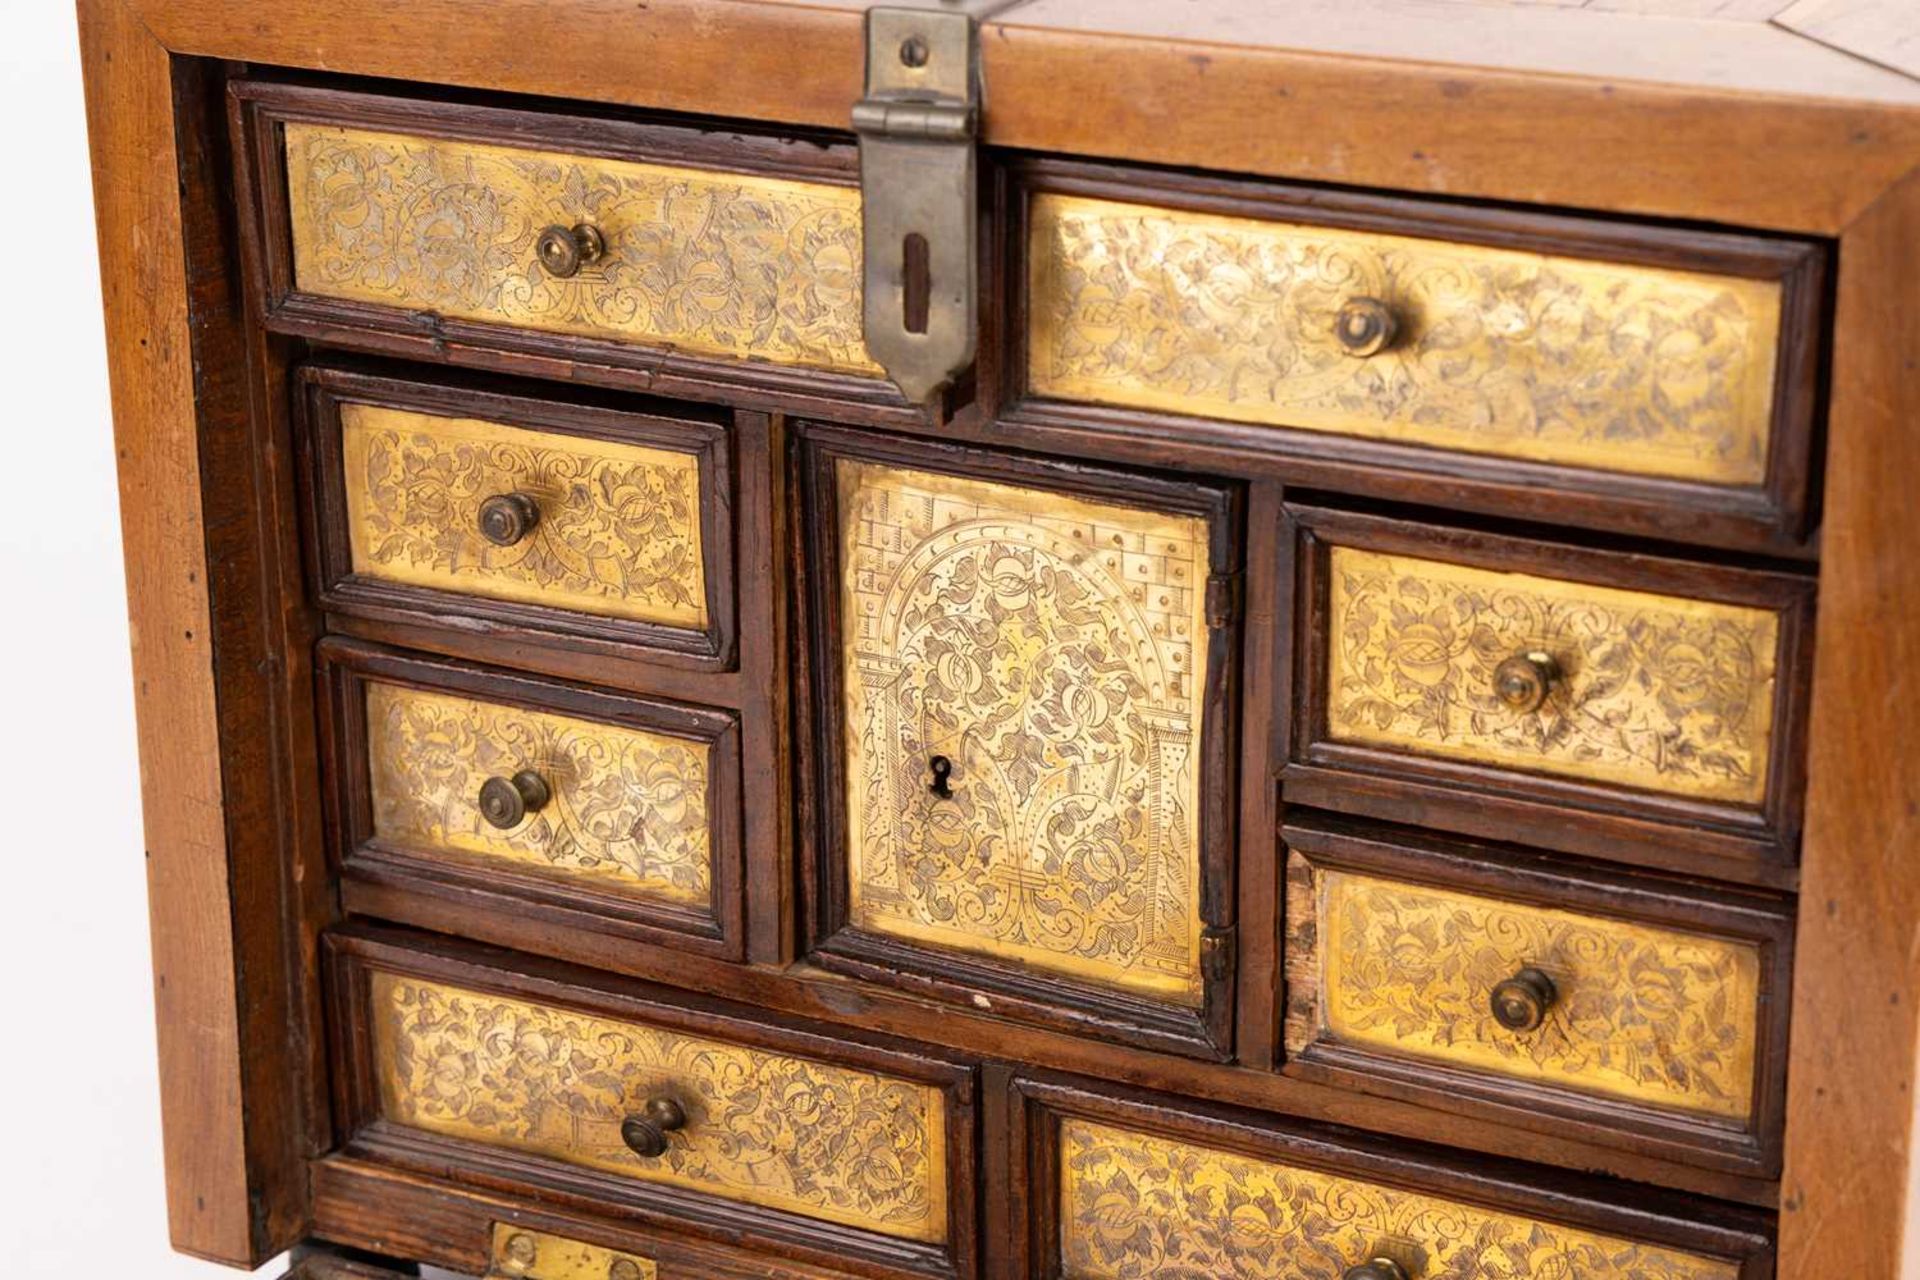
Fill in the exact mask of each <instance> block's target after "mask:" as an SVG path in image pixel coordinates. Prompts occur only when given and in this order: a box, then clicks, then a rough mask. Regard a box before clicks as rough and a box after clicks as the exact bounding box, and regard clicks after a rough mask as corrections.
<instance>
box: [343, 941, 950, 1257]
mask: <svg viewBox="0 0 1920 1280" xmlns="http://www.w3.org/2000/svg"><path fill="white" fill-rule="evenodd" d="M371 997H372V1002H373V1016H374V1025H373V1041H374V1052H375V1054H376V1062H377V1069H378V1073H379V1079H380V1090H381V1102H382V1108H383V1111H384V1113H385V1115H386V1116H387V1118H388V1119H390V1120H392V1121H394V1122H396V1123H398V1124H402V1125H406V1126H409V1127H411V1128H416V1129H424V1130H427V1131H429V1132H433V1133H438V1134H443V1135H447V1136H450V1137H455V1138H463V1139H467V1140H471V1141H476V1142H482V1143H488V1144H492V1145H496V1146H506V1147H512V1148H515V1149H518V1150H522V1151H527V1152H532V1153H534V1154H538V1155H542V1156H547V1157H550V1158H553V1159H557V1160H562V1161H566V1162H568V1163H570V1164H576V1165H581V1166H585V1167H588V1168H592V1169H599V1170H604V1171H608V1172H612V1173H617V1174H620V1175H622V1176H626V1177H631V1178H634V1179H637V1180H640V1181H644V1182H657V1183H665V1184H670V1185H673V1186H678V1187H687V1188H692V1189H695V1190H699V1191H705V1192H708V1193H711V1194H713V1195H717V1196H721V1197H724V1198H727V1199H731V1200H739V1201H745V1202H747V1203H750V1204H756V1205H762V1206H766V1207H770V1208H775V1209H782V1210H787V1211H790V1212H793V1213H799V1214H804V1215H807V1216H809V1217H813V1218H818V1219H822V1220H825V1221H829V1222H835V1223H841V1224H847V1225H852V1226H858V1227H862V1228H866V1229H869V1230H873V1231H879V1232H884V1233H886V1234H888V1235H894V1236H899V1237H903V1238H907V1239H912V1240H922V1241H938V1240H944V1239H945V1238H946V1234H947V1222H946V1216H947V1215H946V1170H945V1163H944V1160H945V1157H944V1151H945V1140H946V1134H945V1128H944V1126H945V1111H944V1105H943V1101H942V1097H941V1095H940V1093H939V1091H938V1090H937V1089H935V1088H933V1087H931V1086H927V1085H920V1084H915V1083H912V1082H910V1081H905V1080H898V1079H893V1078H890V1077H887V1076H882V1075H876V1074H873V1073H871V1072H865V1071H856V1070H853V1069H850V1068H845V1067H838V1066H833V1065H831V1064H828V1063H822V1062H814V1061H809V1060H807V1059H804V1058H797V1057H792V1056H789V1055H786V1054H781V1053H772V1052H766V1051H762V1050H757V1049H748V1048H744V1047H741V1046H738V1045H731V1044H725V1043H722V1042H719V1041H715V1040H708V1039H704V1038H701V1037H698V1036H694V1035H689V1034H685V1033H682V1032H678V1031H672V1030H667V1029H665V1028H660V1027H651V1026H645V1025H642V1024H639V1023H631V1022H616V1021H613V1020H610V1019H606V1018H598V1017H593V1016H590V1015H587V1014H583V1013H575V1012H570V1011H566V1010H560V1009H554V1008H549V1007H545V1006H541V1005H535V1004H530V1003H527V1002H524V1001H520V1000H513V999H509V998H506V997H503V996H492V995H482V994H479V993H476V992H471V991H464V990H460V989H458V988H455V987H451V986H446V985H442V984H438V983H431V982H425V981H419V980H415V979H412V978H405V977H399V976H396V975H392V974H386V973H375V974H374V975H373V976H372V979H371ZM652 1097H670V1098H672V1099H673V1100H674V1101H676V1102H678V1103H679V1104H680V1105H681V1107H682V1108H684V1109H685V1111H686V1114H687V1120H686V1124H685V1126H684V1127H683V1128H681V1129H678V1130H676V1131H674V1132H673V1133H672V1134H670V1135H669V1138H668V1142H667V1150H666V1153H665V1154H664V1155H661V1156H659V1157H657V1158H653V1159H646V1158H642V1157H640V1156H637V1155H635V1154H634V1153H633V1152H632V1151H630V1150H629V1149H628V1148H627V1146H626V1144H625V1143H624V1142H623V1141H622V1140H621V1137H620V1126H621V1122H622V1121H623V1120H625V1119H626V1118H627V1117H628V1116H631V1115H635V1114H638V1113H639V1111H640V1109H641V1108H642V1106H643V1105H644V1103H645V1102H646V1100H647V1099H649V1098H652Z"/></svg>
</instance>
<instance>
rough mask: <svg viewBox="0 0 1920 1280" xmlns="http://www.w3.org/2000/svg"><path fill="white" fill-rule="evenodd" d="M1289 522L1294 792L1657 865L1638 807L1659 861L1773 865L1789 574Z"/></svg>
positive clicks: (1785, 790)
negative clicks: (1296, 595) (1295, 576)
mask: <svg viewBox="0 0 1920 1280" xmlns="http://www.w3.org/2000/svg"><path fill="white" fill-rule="evenodd" d="M1294 518H1295V524H1296V528H1297V529H1298V530H1299V541H1298V543H1297V552H1296V555H1297V560H1298V562H1299V564H1300V566H1301V587H1300V590H1301V597H1300V608H1299V610H1298V625H1299V626H1300V627H1301V629H1302V634H1301V636H1300V638H1299V641H1298V645H1297V649H1296V653H1297V662H1298V670H1297V674H1296V677H1295V679H1296V685H1297V688H1298V689H1299V691H1300V706H1299V709H1298V710H1297V711H1296V714H1295V721H1294V725H1295V728H1294V736H1295V746H1294V751H1293V757H1292V762H1291V763H1290V764H1289V766H1288V770H1287V777H1288V779H1289V780H1290V783H1291V784H1293V785H1295V786H1296V789H1297V791H1298V794H1296V795H1295V797H1294V798H1295V799H1296V800H1300V801H1302V802H1308V803H1322V804H1330V805H1332V806H1333V807H1338V808H1348V809H1351V810H1354V811H1364V812H1375V813H1376V816H1381V817H1388V818H1396V819H1400V820H1405V821H1412V822H1417V823H1421V824H1425V825H1440V826H1443V827H1455V828H1456V829H1461V830H1465V831H1468V832H1469V833H1471V834H1476V835H1485V836H1490V837H1493V838H1499V839H1514V840H1521V841H1525V842H1527V843H1539V844H1545V845H1547V846H1549V847H1553V848H1564V849H1569V850H1571V851H1573V852H1580V853H1591V854H1596V855H1600V856H1608V857H1612V856H1621V857H1626V858H1628V859H1636V858H1639V859H1648V860H1652V861H1655V862H1658V861H1659V859H1660V857H1661V855H1660V854H1659V853H1657V852H1656V851H1654V850H1652V849H1651V847H1650V846H1649V844H1648V842H1647V839H1646V837H1647V834H1648V826H1647V824H1648V823H1649V822H1653V823H1659V824H1663V826H1664V827H1665V829H1666V833H1665V834H1663V835H1662V836H1661V837H1660V838H1661V840H1662V841H1664V842H1666V843H1668V844H1671V845H1672V846H1673V847H1674V849H1675V851H1676V853H1677V854H1678V855H1681V856H1694V855H1695V854H1696V853H1697V854H1698V855H1702V856H1703V857H1706V858H1714V859H1725V858H1734V857H1737V858H1741V859H1746V860H1752V859H1756V858H1757V859H1762V860H1766V861H1773V862H1785V861H1790V860H1791V859H1792V857H1793V856H1794V853H1795V845H1796V841H1797V831H1798V821H1799V819H1798V813H1799V810H1798V792H1799V790H1800V788H1799V784H1798V781H1797V779H1798V777H1799V774H1800V769H1801V745H1800V744H1801V742H1802V722H1803V719H1804V707H1805V699H1806V688H1807V647H1808V644H1809V643H1810V626H1809V624H1810V614H1811V606H1812V581H1811V579H1808V578H1802V577H1798V576H1795V575H1789V574H1775V573H1766V572H1759V571H1749V570H1734V569H1726V568H1721V567H1717V566H1708V565H1698V564H1688V563H1685V562H1680V561H1668V560H1660V559H1655V558H1652V557H1648V556H1640V555H1632V554H1624V553H1615V552H1599V551H1587V550H1582V549H1578V548H1573V547H1566V546H1559V545H1551V544H1545V543H1540V542H1529V541H1521V540H1517V539H1510V538H1502V537H1494V536H1491V535H1482V534H1477V533H1468V532H1465V531H1459V530H1450V529H1445V528H1436V527H1433V526H1425V525H1418V524H1413V523H1411V522H1406V521H1398V520H1387V519H1381V518H1376V517H1368V516H1357V515H1349V514H1345V513H1339V512H1327V511H1315V510H1310V509H1305V508H1300V509H1296V510H1295V512H1294ZM1387 779H1396V780H1403V781H1406V782H1410V783H1413V784H1415V785H1414V786H1412V787H1407V788H1401V789H1399V790H1398V791H1397V792H1396V790H1395V789H1394V788H1393V787H1391V786H1389V785H1387V781H1386V780H1387ZM1323 789H1324V790H1325V792H1326V794H1320V792H1321V790H1323ZM1343 796H1344V797H1345V799H1343V798H1342V797H1343ZM1348 800H1351V801H1353V803H1352V804H1349V803H1348ZM1416 801H1417V802H1418V803H1416ZM1396 805H1399V806H1401V807H1398V808H1396V807H1394V806H1396ZM1380 806H1385V808H1381V807H1380ZM1388 810H1391V811H1388ZM1509 818H1512V819H1514V821H1513V822H1512V823H1511V824H1509V823H1508V821H1507V820H1508V819H1509ZM1461 824H1464V825H1461ZM1476 824H1477V825H1476ZM1636 841H1637V844H1636V843H1635V842H1636ZM1720 869H1721V870H1725V869H1726V868H1724V867H1722V868H1720Z"/></svg>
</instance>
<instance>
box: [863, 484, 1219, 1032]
mask: <svg viewBox="0 0 1920 1280" xmlns="http://www.w3.org/2000/svg"><path fill="white" fill-rule="evenodd" d="M842 466H843V471H842V494H841V510H842V511H843V513H845V517H844V518H845V519H846V520H847V530H848V536H847V537H845V538H844V539H843V544H842V556H843V564H844V565H845V571H846V574H847V591H848V598H847V599H848V602H847V608H848V617H849V619H850V626H849V634H848V636H847V639H846V642H845V643H846V663H847V667H846V676H847V685H848V694H847V696H848V714H847V718H846V722H847V734H848V739H849V740H848V749H849V753H850V758H851V759H850V768H849V792H850V794H849V807H850V808H851V809H853V810H855V811H856V812H855V813H854V815H853V820H854V825H855V828H856V838H855V841H854V846H855V847H854V852H853V857H852V859H851V861H852V874H853V875H854V877H855V879H856V885H855V905H856V914H855V918H856V920H857V921H858V922H859V923H861V924H863V925H866V926H868V927H871V928H876V929H880V930H886V931H895V932H905V933H906V934H907V935H908V936H912V937H921V938H927V937H931V938H933V939H935V940H937V941H940V942H942V943H944V944H946V945H951V946H957V947H961V948H964V949H968V950H977V951H985V952H989V953H992V954H997V955H1013V956H1017V957H1019V958H1020V959H1021V960H1023V961H1025V962H1027V963H1030V964H1032V965H1035V966H1038V967H1041V968H1046V969H1051V970H1055V971H1063V972H1068V973H1072V974H1077V975H1080V976H1084V977H1090V978H1093V979H1095V980H1098V981H1102V982H1106V983H1111V984H1118V985H1123V986H1134V987H1139V988H1143V989H1147V990H1150V991H1154V992H1156V993H1159V994H1162V995H1165V996H1167V997H1168V998H1170V999H1173V1000H1175V1001H1177V1002H1180V1003H1185V1004H1190V1005H1191V1004H1197V1003H1198V1002H1199V999H1200V986H1199V977H1198V950H1197V949H1198V925H1197V912H1198V906H1197V894H1198V885H1197V879H1198V849H1197V834H1198V833H1197V829H1196V828H1197V817H1196V813H1195V804H1196V795H1197V785H1198V784H1197V778H1196V773H1195V768H1196V762H1195V759H1194V756H1195V752H1196V749H1197V743H1196V740H1195V735H1196V733H1197V731H1198V712H1199V707H1198V692H1199V690H1198V689H1197V687H1196V686H1197V683H1198V682H1199V681H1200V680H1201V679H1202V678H1203V675H1204V672H1203V671H1202V670H1197V669H1196V668H1197V667H1200V666H1202V665H1203V664H1204V661H1205V631H1204V620H1203V619H1200V618H1198V617H1196V608H1197V605H1198V602H1199V601H1200V599H1201V597H1200V592H1201V591H1202V590H1203V589H1204V583H1205V579H1206V573H1207V561H1206V558H1205V557H1206V545H1207V543H1206V530H1205V525H1204V522H1202V521H1201V520H1199V519H1197V518H1184V517H1171V516H1156V515H1151V514H1147V513H1135V512H1131V511H1128V510H1126V509H1123V508H1114V507H1101V506H1095V505H1093V504H1085V503H1077V502H1075V501H1073V500H1071V499H1068V498H1065V497H1063V496H1061V495H1051V494H1043V493H1037V492H1033V491H1016V490H1012V489H1009V488H1007V487H1005V486H998V485H989V484H984V483H980V482H976V481H969V480H959V479H953V478H949V477H941V476H932V475H925V474H921V473H913V472H902V471H895V470H890V469H885V468H879V467H872V466H867V465H864V464H844V463H843V464H842ZM936 755H942V756H946V757H947V758H949V759H950V760H951V761H952V765H953V773H952V780H951V788H952V791H953V796H952V798H951V799H939V798H937V797H935V796H933V795H932V794H931V793H930V792H929V789H928V785H927V784H928V778H929V772H928V761H929V760H930V759H931V758H932V757H933V756H936Z"/></svg>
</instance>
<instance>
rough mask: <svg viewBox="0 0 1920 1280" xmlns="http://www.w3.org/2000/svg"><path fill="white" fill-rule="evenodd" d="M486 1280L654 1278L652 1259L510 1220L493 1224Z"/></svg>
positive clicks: (657, 1273)
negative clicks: (554, 1233) (570, 1238)
mask: <svg viewBox="0 0 1920 1280" xmlns="http://www.w3.org/2000/svg"><path fill="white" fill-rule="evenodd" d="M488 1256H489V1258H490V1259H491V1264H490V1265H489V1266H488V1268H487V1274H486V1277H485V1280H654V1277H655V1276H657V1275H659V1269H658V1268H657V1267H655V1266H654V1265H653V1260H652V1259H651V1258H643V1257H641V1256H640V1255H639V1254H635V1253H618V1252H616V1251H614V1250H612V1249H603V1248H601V1247H600V1246H599V1245H597V1244H584V1243H582V1242H581V1241H578V1240H568V1239H566V1238H565V1237H562V1236H555V1235H548V1234H547V1233H546V1232H544V1231H529V1230H527V1229H526V1228H525V1227H516V1226H513V1225H512V1224H510V1223H506V1222H496V1223H494V1224H493V1242H492V1248H491V1250H490V1251H489V1255H488Z"/></svg>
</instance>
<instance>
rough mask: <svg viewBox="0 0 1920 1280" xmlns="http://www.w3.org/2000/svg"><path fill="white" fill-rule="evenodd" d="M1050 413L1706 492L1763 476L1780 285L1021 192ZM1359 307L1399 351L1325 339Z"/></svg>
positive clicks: (1041, 383)
mask: <svg viewBox="0 0 1920 1280" xmlns="http://www.w3.org/2000/svg"><path fill="white" fill-rule="evenodd" d="M1029 216H1030V226H1031V234H1030V239H1029V243H1028V252H1029V256H1030V261H1029V276H1030V281H1029V283H1030V288H1031V299H1032V300H1031V306H1030V309H1029V314H1030V319H1029V322H1028V323H1029V333H1028V360H1029V371H1028V377H1029V382H1030V385H1031V386H1032V388H1033V390H1034V391H1036V392H1038V393H1040V394H1043V395H1048V396H1056V397H1060V398H1063V399H1070V400H1087V401H1093V402H1096V403H1100V404H1112V405H1121V406H1132V407H1136V408H1146V409H1160V410H1167V411H1170V412H1173V413H1181V414H1193V415H1199V416H1203V417H1212V418H1226V419H1230V420H1232V421H1236V422H1252V423H1259V424H1264V425H1271V426H1288V427H1299V428H1303V429H1306V430H1310V431H1327V432H1335V433H1339V434H1344V435H1352V436H1361V437H1365V438H1368V439H1375V440H1392V441H1399V442H1402V443H1407V444H1418V445H1430V446H1433V447H1435V448H1441V449H1457V450H1464V451H1468V452H1472V453H1484V454H1494V455H1498V456H1501V457H1507V458H1523V459H1529V460H1532V461H1538V462H1551V463H1560V464H1563V465H1568V466H1579V467H1593V468H1598V469H1600V470H1604V471H1622V472H1632V473H1636V474H1641V475H1651V476H1671V477H1677V478H1681V479H1687V480H1697V481H1703V482H1706V483H1710V484H1721V485H1754V484H1759V483H1761V482H1762V481H1763V480H1764V479H1765V478H1766V472H1767V445H1768V437H1769V432H1770V424H1771V419H1772V408H1773V380H1774V364H1775V360H1776V350H1777V348H1778V346H1779V337H1780V295H1781V287H1780V285H1779V284H1778V283H1777V282H1769V281H1760V280H1747V279H1740V278H1736V277H1731V276H1713V275H1700V274H1695V273H1692V272H1685V271H1671V270H1665V269H1662V268H1656V267H1644V266H1630V265H1625V264H1621V263H1606V262H1593V261H1589V260H1585V259H1580V258H1568V257H1553V256H1549V255H1545V254H1540V253H1530V252H1518V251H1514V250H1508V249H1493V248H1487V247H1483V246H1479V245H1463V244H1449V243H1447V242H1445V241H1439V240H1424V239H1416V238H1413V237H1408V236H1394V235H1380V234H1376V233H1373V232H1361V231H1344V230H1340V229H1337V228H1333V227H1317V226H1301V225H1294V224H1288V223H1282V222H1265V221H1259V220H1255V219H1249V218H1229V217H1217V216H1212V215H1208V214H1201V213H1188V212H1174V211H1170V210H1165V209H1155V208H1151V207H1147V206H1142V205H1130V204H1118V203H1113V202H1109V201H1105V200H1090V199H1085V198H1082V197H1077V196H1065V195H1054V194H1046V193H1043V194H1038V195H1035V196H1034V197H1033V200H1032V206H1031V212H1030V215H1029ZM1357 297H1371V298H1377V299H1380V300H1382V301H1384V302H1386V303H1387V304H1388V305H1389V306H1390V307H1391V308H1392V309H1393V311H1394V312H1395V313H1396V315H1397V316H1398V317H1399V320H1400V336H1399V338H1398V339H1397V340H1396V341H1395V342H1394V343H1393V344H1392V345H1391V346H1390V347H1389V348H1388V349H1387V350H1385V351H1382V352H1380V353H1378V354H1376V355H1373V356H1371V357H1369V358H1366V359H1356V358H1355V357H1353V356H1351V355H1349V354H1347V352H1346V351H1345V350H1344V349H1343V348H1342V347H1341V345H1340V344H1339V342H1338V341H1337V340H1336V339H1335V337H1334V320H1335V316H1336V315H1337V313H1338V312H1339V310H1340V307H1341V305H1342V304H1343V303H1345V302H1346V301H1348V300H1349V299H1352V298H1357Z"/></svg>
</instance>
